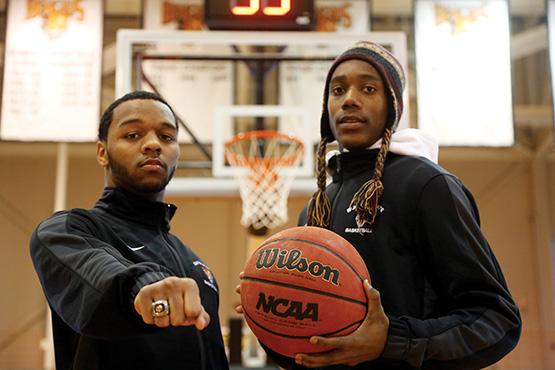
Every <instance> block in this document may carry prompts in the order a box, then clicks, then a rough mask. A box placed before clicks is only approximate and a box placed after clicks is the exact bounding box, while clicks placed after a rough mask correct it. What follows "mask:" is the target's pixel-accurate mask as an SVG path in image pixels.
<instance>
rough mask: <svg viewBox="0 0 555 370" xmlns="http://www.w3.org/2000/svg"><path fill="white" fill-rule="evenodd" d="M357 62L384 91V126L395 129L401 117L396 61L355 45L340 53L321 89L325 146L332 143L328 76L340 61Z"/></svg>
mask: <svg viewBox="0 0 555 370" xmlns="http://www.w3.org/2000/svg"><path fill="white" fill-rule="evenodd" d="M350 59H360V60H363V61H365V62H368V63H370V64H371V65H372V66H373V67H374V68H375V69H376V70H377V71H378V73H379V74H380V76H381V77H382V80H383V82H384V84H385V86H386V90H387V102H388V118H387V123H386V125H385V127H386V128H390V129H392V130H393V131H395V129H396V128H397V125H398V124H399V120H400V119H401V114H402V113H403V90H404V88H405V73H404V72H403V67H402V66H401V64H400V63H399V61H398V60H397V59H396V58H395V57H394V56H393V55H392V54H391V53H390V52H389V51H387V50H386V49H385V48H384V47H382V46H380V45H378V44H375V43H373V42H369V41H359V42H357V43H356V44H355V45H354V46H353V47H351V48H350V49H348V50H346V51H344V52H343V53H342V54H341V55H339V56H338V57H337V58H336V59H335V61H334V62H333V64H332V66H331V68H330V69H329V71H328V76H327V78H326V84H325V88H324V101H323V107H322V117H321V119H320V134H321V136H322V139H324V138H325V139H327V142H332V141H334V140H335V138H334V136H333V133H332V131H331V127H330V120H329V114H328V98H329V88H330V80H331V76H332V75H333V72H334V71H335V69H336V68H337V67H338V66H339V65H340V64H341V63H343V62H344V61H346V60H350Z"/></svg>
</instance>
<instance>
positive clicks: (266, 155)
mask: <svg viewBox="0 0 555 370" xmlns="http://www.w3.org/2000/svg"><path fill="white" fill-rule="evenodd" d="M224 152H225V157H226V159H227V161H228V162H229V164H230V165H231V166H232V167H235V168H236V169H237V172H236V177H237V179H238V180H239V193H240V195H241V200H242V201H243V215H242V217H241V224H243V225H244V226H252V227H254V228H255V229H262V228H264V227H266V228H269V229H271V228H274V227H276V226H279V225H281V224H283V223H284V222H286V221H287V197H288V195H289V190H290V188H291V183H292V181H293V179H294V177H295V169H296V167H297V166H298V164H299V163H300V161H301V158H302V156H303V152H304V145H303V143H302V141H301V140H299V139H298V138H296V137H294V136H291V135H287V134H284V133H281V132H277V131H249V132H243V133H240V134H238V135H235V136H234V137H232V138H231V139H229V140H228V141H227V142H226V143H225V147H224Z"/></svg>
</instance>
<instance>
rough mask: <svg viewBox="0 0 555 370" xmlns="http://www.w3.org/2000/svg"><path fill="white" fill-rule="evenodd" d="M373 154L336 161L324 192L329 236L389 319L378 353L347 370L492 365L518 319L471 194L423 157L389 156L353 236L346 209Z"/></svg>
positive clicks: (514, 338) (510, 342)
mask: <svg viewBox="0 0 555 370" xmlns="http://www.w3.org/2000/svg"><path fill="white" fill-rule="evenodd" d="M376 154H377V151H376V150H366V151H363V152H350V153H349V152H347V153H343V154H341V155H338V156H337V157H336V158H335V159H336V160H335V163H331V165H332V167H333V168H334V176H333V182H332V183H331V184H330V185H329V186H328V188H327V192H328V194H329V196H330V198H331V201H332V220H331V230H333V231H334V232H336V233H338V234H339V235H341V236H343V237H344V238H345V239H347V240H348V241H349V242H351V243H352V244H353V245H354V246H355V248H356V249H357V250H358V252H359V253H360V254H361V256H362V258H363V259H364V261H365V262H366V265H367V267H368V270H369V272H370V277H371V279H372V281H371V283H372V285H373V287H375V288H376V289H377V290H378V291H379V292H380V296H381V300H382V305H383V307H384V310H385V313H386V314H387V315H388V317H389V320H390V327H389V335H388V340H387V344H386V347H385V350H384V352H383V354H382V356H381V357H380V358H379V359H378V360H376V361H372V362H365V363H361V364H359V365H358V366H356V368H357V369H413V368H422V369H478V368H482V367H485V366H487V365H489V364H492V363H494V362H497V361H498V360H499V359H501V358H502V357H503V356H504V355H506V354H507V353H508V352H509V351H511V350H512V349H513V348H514V346H515V345H516V343H517V342H518V339H519V337H520V330H521V319H520V314H519V311H518V308H517V307H516V305H515V302H514V301H513V299H512V297H511V295H510V293H509V291H508V289H507V285H506V282H505V279H504V277H503V274H502V272H501V269H500V268H499V265H498V262H497V260H496V258H495V256H494V254H493V252H492V250H491V248H490V246H489V245H488V242H487V241H486V239H485V237H484V236H483V234H482V232H481V230H480V226H479V215H478V209H477V207H476V205H475V202H474V199H473V197H472V195H471V194H470V193H469V192H468V190H466V189H465V187H464V186H463V185H462V184H461V182H460V181H459V180H458V179H457V178H456V177H455V176H453V175H452V174H450V173H448V172H447V171H445V170H444V169H443V168H441V167H439V166H437V165H435V164H434V163H432V162H431V161H429V160H427V159H424V158H419V157H409V156H401V155H396V154H393V153H388V156H387V160H386V166H385V169H384V171H383V177H382V181H383V185H384V193H383V197H382V199H381V200H380V206H381V207H380V212H379V214H378V216H377V218H376V221H375V223H374V225H373V226H371V227H370V226H365V228H364V229H362V230H358V231H357V225H356V223H355V212H354V211H350V212H349V211H348V208H349V204H350V202H351V199H352V197H353V194H354V193H355V192H356V191H357V190H358V189H360V187H361V186H362V184H364V183H365V182H366V181H368V180H369V179H370V178H371V177H372V172H373V169H374V163H375V158H376ZM305 223H306V210H305V211H304V212H303V213H302V215H301V218H300V224H305ZM293 367H294V366H293ZM334 368H337V369H339V368H345V369H352V367H346V366H345V367H334Z"/></svg>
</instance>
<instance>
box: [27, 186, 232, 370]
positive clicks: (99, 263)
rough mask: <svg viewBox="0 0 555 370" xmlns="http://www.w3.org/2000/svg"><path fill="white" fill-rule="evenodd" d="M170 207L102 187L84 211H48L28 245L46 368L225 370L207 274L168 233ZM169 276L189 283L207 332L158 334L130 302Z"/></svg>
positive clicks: (187, 330)
mask: <svg viewBox="0 0 555 370" xmlns="http://www.w3.org/2000/svg"><path fill="white" fill-rule="evenodd" d="M175 210H176V208H175V206H173V205H169V204H165V203H161V202H151V201H147V200H145V199H143V198H141V197H138V196H136V195H133V194H131V193H128V192H126V191H124V190H122V189H119V188H106V189H105V190H104V193H103V195H102V197H101V199H100V200H99V201H98V202H97V203H96V205H95V207H94V208H93V209H90V210H84V209H72V210H69V211H63V212H58V213H56V214H54V215H53V216H51V217H50V218H48V219H46V220H45V221H43V222H42V223H41V224H40V225H39V226H38V227H37V229H36V230H35V232H34V234H33V236H32V238H31V256H32V259H33V263H34V265H35V269H36V270H37V273H38V276H39V279H40V282H41V284H42V287H43V289H44V293H45V295H46V298H47V300H48V303H49V305H50V307H51V309H52V328H53V334H54V347H55V356H56V368H57V369H58V370H66V369H75V370H85V369H86V370H89V369H91V370H92V369H102V370H104V369H114V370H116V369H117V370H123V369H133V370H140V369H145V370H146V369H149V370H152V369H160V370H161V369H164V370H173V369H175V370H182V369H195V370H196V369H206V370H209V369H210V370H211V369H218V370H219V369H228V364H227V358H226V355H225V351H224V345H223V340H222V335H221V330H220V322H219V319H218V304H219V298H218V285H217V283H216V281H215V279H214V278H213V276H212V273H211V272H210V270H209V268H208V266H206V265H205V264H204V263H203V262H202V261H201V260H200V258H198V257H197V256H196V255H195V254H194V253H193V251H192V250H191V249H189V248H188V247H186V246H185V245H183V244H182V243H181V241H180V240H179V239H178V238H177V237H175V236H174V235H172V234H170V233H169V229H170V225H169V222H170V219H171V217H172V216H173V214H174V212H175ZM169 276H177V277H189V278H192V279H194V280H195V281H196V282H197V285H198V287H199V290H200V295H201V300H202V304H203V306H204V308H205V310H206V311H207V312H208V314H209V315H210V319H211V321H210V324H209V326H208V327H207V328H205V329H204V330H202V331H198V330H196V328H195V327H194V326H188V327H169V328H164V329H160V328H157V327H155V326H150V325H147V324H145V323H144V322H143V321H142V319H141V317H140V316H139V315H138V314H137V313H136V312H135V310H134V308H133V300H134V298H135V296H136V295H137V293H138V292H139V290H140V289H141V288H142V287H144V286H145V285H148V284H151V283H154V282H157V281H160V280H162V279H164V278H166V277H169Z"/></svg>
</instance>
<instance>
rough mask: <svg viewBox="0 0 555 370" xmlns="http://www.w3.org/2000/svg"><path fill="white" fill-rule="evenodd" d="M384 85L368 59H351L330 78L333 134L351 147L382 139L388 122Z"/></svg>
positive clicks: (351, 148) (341, 65)
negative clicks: (366, 60)
mask: <svg viewBox="0 0 555 370" xmlns="http://www.w3.org/2000/svg"><path fill="white" fill-rule="evenodd" d="M387 111H388V109H387V98H386V91H385V85H384V83H383V80H382V78H381V76H380V74H379V73H378V71H377V70H376V69H375V68H374V67H373V66H372V65H370V64H369V63H367V62H365V61H362V60H358V59H350V60H347V61H345V62H343V63H341V64H340V65H339V66H338V67H337V68H336V69H335V71H334V72H333V75H332V77H331V79H330V86H329V98H328V113H329V117H330V125H331V130H332V132H333V135H334V136H335V138H336V139H337V141H338V142H339V145H340V146H341V147H343V148H345V149H348V150H351V151H352V150H358V149H364V148H367V147H369V146H370V145H372V144H374V143H375V142H376V141H377V140H378V139H380V138H381V137H382V135H383V133H384V130H385V124H386V122H387Z"/></svg>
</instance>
